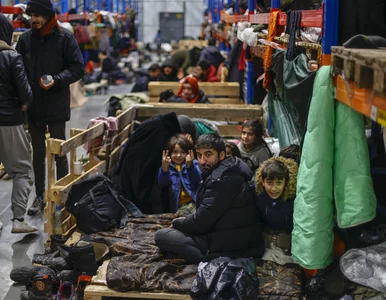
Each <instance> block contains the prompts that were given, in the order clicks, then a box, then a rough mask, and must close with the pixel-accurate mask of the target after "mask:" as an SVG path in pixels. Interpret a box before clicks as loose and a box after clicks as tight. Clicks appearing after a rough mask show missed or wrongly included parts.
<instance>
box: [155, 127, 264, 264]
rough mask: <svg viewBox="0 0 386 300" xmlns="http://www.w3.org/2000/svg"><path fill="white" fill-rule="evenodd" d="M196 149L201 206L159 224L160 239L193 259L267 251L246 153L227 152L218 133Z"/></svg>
mask: <svg viewBox="0 0 386 300" xmlns="http://www.w3.org/2000/svg"><path fill="white" fill-rule="evenodd" d="M195 149H196V153H197V160H198V163H199V165H200V168H201V173H202V179H203V183H202V185H201V187H200V189H199V190H198V192H197V196H196V207H197V209H196V211H195V212H194V213H193V214H190V215H188V216H186V217H181V218H177V219H174V220H173V222H172V224H171V226H170V228H165V229H161V230H159V231H158V232H157V233H156V235H155V243H156V245H157V246H158V247H159V248H160V249H161V251H166V252H171V253H176V254H178V255H179V256H180V257H182V258H183V259H185V261H187V262H188V263H194V264H197V263H199V262H201V261H210V260H212V259H214V258H217V257H220V256H224V257H230V258H238V257H256V258H260V257H262V256H263V254H264V239H263V236H262V233H261V227H260V223H259V215H258V211H257V209H256V206H255V192H254V191H253V189H252V188H251V187H250V185H249V183H248V181H249V180H250V179H251V178H252V175H253V174H252V171H251V170H250V168H249V167H248V166H247V165H246V164H245V163H244V162H243V161H242V160H241V159H239V158H237V157H227V156H226V154H225V153H226V148H225V142H224V140H223V139H222V138H221V137H220V136H219V135H218V134H215V133H210V134H204V135H202V136H200V137H199V138H198V139H197V142H196V145H195Z"/></svg>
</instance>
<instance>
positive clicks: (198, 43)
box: [178, 40, 208, 50]
mask: <svg viewBox="0 0 386 300" xmlns="http://www.w3.org/2000/svg"><path fill="white" fill-rule="evenodd" d="M206 46H208V41H206V40H180V41H179V42H178V48H179V49H180V50H182V49H192V48H194V47H197V48H205V47H206Z"/></svg>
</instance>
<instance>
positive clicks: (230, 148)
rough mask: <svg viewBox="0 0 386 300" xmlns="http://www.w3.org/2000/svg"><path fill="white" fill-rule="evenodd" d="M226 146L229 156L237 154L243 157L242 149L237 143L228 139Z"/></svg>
mask: <svg viewBox="0 0 386 300" xmlns="http://www.w3.org/2000/svg"><path fill="white" fill-rule="evenodd" d="M225 147H226V150H227V152H226V155H227V156H236V157H238V158H241V153H240V150H239V148H238V147H237V145H236V144H235V143H233V142H229V141H228V142H226V143H225Z"/></svg>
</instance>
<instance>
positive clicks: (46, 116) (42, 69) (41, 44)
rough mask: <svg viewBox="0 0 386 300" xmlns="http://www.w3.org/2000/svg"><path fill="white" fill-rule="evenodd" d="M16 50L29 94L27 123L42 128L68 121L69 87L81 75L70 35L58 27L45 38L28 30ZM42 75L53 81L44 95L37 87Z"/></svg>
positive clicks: (78, 54) (77, 52)
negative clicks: (22, 62)
mask: <svg viewBox="0 0 386 300" xmlns="http://www.w3.org/2000/svg"><path fill="white" fill-rule="evenodd" d="M16 50H17V51H18V52H19V53H20V54H21V56H22V57H23V60H24V65H25V68H26V70H27V76H28V80H29V83H30V85H31V88H32V92H33V102H32V106H31V107H30V109H29V110H28V119H29V121H30V122H34V123H35V124H38V123H42V124H46V123H49V122H66V121H68V120H70V115H71V110H70V84H71V83H74V82H76V81H78V80H79V79H81V78H82V77H83V75H84V64H83V57H82V53H81V52H80V49H79V46H78V44H77V42H76V40H75V37H74V36H73V34H72V33H71V32H70V31H68V30H67V29H64V28H62V27H60V28H55V29H53V30H52V32H51V33H49V34H48V35H47V36H45V37H40V35H39V33H38V32H36V31H35V30H28V31H27V32H25V33H23V34H22V35H21V36H20V39H19V41H18V43H17V45H16ZM46 74H48V75H52V76H53V79H54V80H55V83H54V85H53V87H51V88H50V89H49V90H47V91H45V90H44V89H42V88H41V87H40V84H39V82H40V78H41V77H42V76H43V75H46Z"/></svg>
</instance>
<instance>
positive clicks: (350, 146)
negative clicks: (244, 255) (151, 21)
mask: <svg viewBox="0 0 386 300" xmlns="http://www.w3.org/2000/svg"><path fill="white" fill-rule="evenodd" d="M330 74H331V69H330V67H322V68H320V69H319V71H318V74H317V76H316V79H315V84H314V90H313V97H312V100H311V105H310V111H309V116H308V124H307V132H306V135H305V139H304V145H303V151H302V156H301V162H300V166H299V173H298V182H297V188H296V190H297V195H296V199H295V207H294V229H293V231H292V257H293V259H294V261H295V262H297V263H299V264H300V265H302V266H303V267H304V268H306V269H322V268H325V267H327V266H328V265H329V264H330V263H331V262H332V260H333V241H334V235H333V223H334V204H333V200H335V208H336V219H337V223H338V226H339V227H340V228H349V227H354V226H357V225H360V224H363V223H367V222H369V221H371V220H372V219H374V217H375V215H376V198H375V194H374V189H373V185H372V181H371V176H370V159H369V153H368V149H367V142H366V137H365V127H364V118H363V116H362V115H361V114H359V113H358V112H356V111H354V110H353V109H351V108H350V107H348V106H346V105H344V104H343V103H341V102H336V101H335V100H334V86H333V82H332V79H331V76H330ZM334 198H335V199H334ZM305 249H306V251H305Z"/></svg>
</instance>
